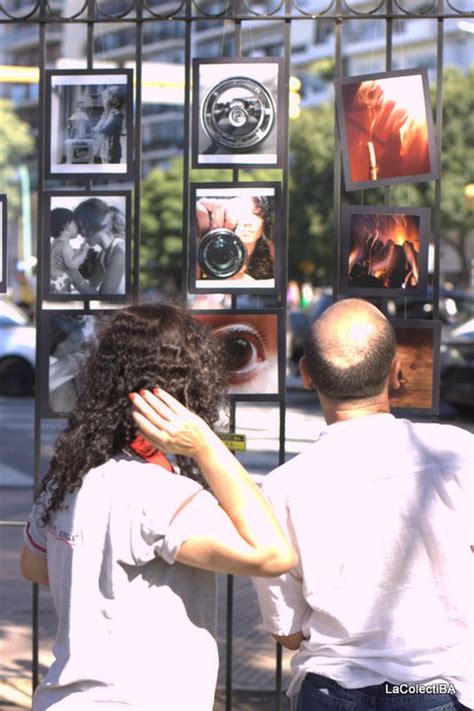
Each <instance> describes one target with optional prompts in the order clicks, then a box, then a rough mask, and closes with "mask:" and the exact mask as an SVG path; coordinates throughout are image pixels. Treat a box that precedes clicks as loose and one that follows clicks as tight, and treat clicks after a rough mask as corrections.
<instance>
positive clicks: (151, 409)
mask: <svg viewBox="0 0 474 711" xmlns="http://www.w3.org/2000/svg"><path fill="white" fill-rule="evenodd" d="M150 395H151V393H148V395H147V392H146V391H145V390H141V391H140V394H138V393H130V400H131V401H132V402H133V406H134V408H135V410H138V412H140V413H141V414H142V415H144V416H145V417H146V418H147V419H148V420H149V421H150V422H152V423H153V424H154V425H156V426H157V427H159V428H160V429H163V427H165V426H166V423H167V422H169V420H170V417H169V416H168V417H167V416H166V409H165V408H163V407H158V408H157V407H155V406H153V404H152V403H150V402H149V397H148V396H150ZM154 399H155V400H156V398H154Z"/></svg>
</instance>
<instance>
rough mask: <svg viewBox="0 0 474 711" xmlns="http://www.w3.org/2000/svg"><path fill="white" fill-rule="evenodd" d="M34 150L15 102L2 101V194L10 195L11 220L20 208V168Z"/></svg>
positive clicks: (0, 126) (0, 107) (0, 159)
mask: <svg viewBox="0 0 474 711" xmlns="http://www.w3.org/2000/svg"><path fill="white" fill-rule="evenodd" d="M33 150H34V139H33V136H32V135H31V131H30V127H29V125H28V124H27V123H25V121H22V120H21V119H20V118H19V117H18V116H17V114H16V113H15V110H14V108H13V102H11V101H9V100H7V99H0V192H1V193H6V194H7V195H8V210H9V215H10V218H11V217H13V216H14V215H15V213H16V211H17V210H18V207H19V202H20V198H19V190H18V167H19V166H20V165H21V164H22V163H24V162H25V160H26V159H27V158H29V157H30V156H31V155H32V153H33Z"/></svg>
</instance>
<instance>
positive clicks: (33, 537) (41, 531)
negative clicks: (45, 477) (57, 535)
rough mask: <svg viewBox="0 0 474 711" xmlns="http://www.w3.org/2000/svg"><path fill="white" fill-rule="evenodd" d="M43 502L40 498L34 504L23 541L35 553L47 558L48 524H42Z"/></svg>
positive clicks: (24, 530)
mask: <svg viewBox="0 0 474 711" xmlns="http://www.w3.org/2000/svg"><path fill="white" fill-rule="evenodd" d="M42 511H43V504H42V502H41V499H39V500H38V501H37V502H36V503H35V504H34V506H33V509H32V511H31V513H30V515H29V517H28V520H27V522H26V526H25V528H24V529H23V542H24V544H25V546H26V547H27V548H29V549H30V551H32V552H33V553H37V554H38V555H40V556H42V557H43V558H46V526H42V525H41V521H40V518H41V514H42Z"/></svg>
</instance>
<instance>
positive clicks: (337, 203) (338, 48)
mask: <svg viewBox="0 0 474 711" xmlns="http://www.w3.org/2000/svg"><path fill="white" fill-rule="evenodd" d="M336 6H337V9H338V10H339V11H340V9H341V0H336ZM334 34H335V38H334V39H335V42H334V62H335V76H336V78H339V77H341V76H342V18H341V17H340V16H339V17H337V19H336V22H335V26H334ZM334 110H335V108H334ZM341 177H342V174H341V142H340V140H339V131H338V128H337V116H336V114H334V183H333V202H334V208H333V219H334V249H333V255H334V256H333V283H332V298H333V301H336V298H337V293H338V284H339V250H340V237H341V187H342V180H341Z"/></svg>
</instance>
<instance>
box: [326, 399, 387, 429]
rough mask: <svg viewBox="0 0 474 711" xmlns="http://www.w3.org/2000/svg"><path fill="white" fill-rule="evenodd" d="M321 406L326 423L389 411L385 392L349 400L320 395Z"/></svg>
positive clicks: (331, 423)
mask: <svg viewBox="0 0 474 711" xmlns="http://www.w3.org/2000/svg"><path fill="white" fill-rule="evenodd" d="M320 402H321V407H322V409H323V413H324V418H325V420H326V423H327V424H328V425H333V424H335V423H336V422H346V421H347V420H354V419H356V418H358V417H368V416H369V415H378V414H382V413H389V412H390V405H389V402H388V397H387V395H386V394H385V393H382V394H381V395H378V396H376V397H374V398H367V399H366V400H352V401H351V402H340V401H335V400H327V399H326V398H324V397H323V396H320Z"/></svg>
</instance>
